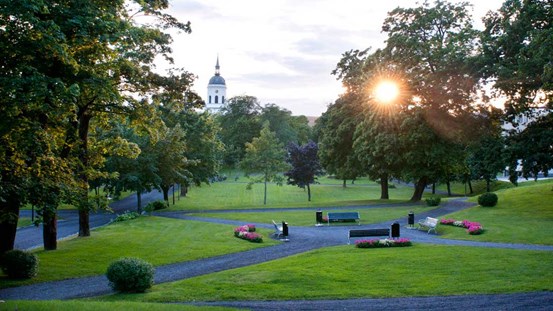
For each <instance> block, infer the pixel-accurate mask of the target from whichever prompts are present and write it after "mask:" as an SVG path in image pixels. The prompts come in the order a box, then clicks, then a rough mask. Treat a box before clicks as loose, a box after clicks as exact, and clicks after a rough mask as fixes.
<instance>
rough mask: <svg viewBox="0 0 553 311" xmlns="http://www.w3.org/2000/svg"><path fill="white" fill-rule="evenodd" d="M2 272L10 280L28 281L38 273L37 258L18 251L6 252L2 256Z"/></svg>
mask: <svg viewBox="0 0 553 311" xmlns="http://www.w3.org/2000/svg"><path fill="white" fill-rule="evenodd" d="M2 270H3V271H4V273H5V274H6V275H7V276H8V277H9V278H10V279H29V278H32V277H34V276H36V275H37V273H38V258H37V257H36V255H35V254H32V253H29V252H25V251H22V250H19V249H14V250H11V251H7V252H6V253H5V254H4V255H3V256H2Z"/></svg>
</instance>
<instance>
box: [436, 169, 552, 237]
mask: <svg viewBox="0 0 553 311" xmlns="http://www.w3.org/2000/svg"><path fill="white" fill-rule="evenodd" d="M552 187H553V180H549V181H540V182H538V183H535V182H525V183H521V184H520V186H519V187H516V188H509V189H503V190H500V191H497V192H496V194H497V196H498V198H499V200H498V203H497V205H496V206H495V207H481V206H477V207H473V208H470V209H467V210H463V211H460V212H457V213H453V214H449V215H445V216H443V217H440V218H453V219H456V220H464V219H467V220H470V221H475V222H479V223H481V224H482V226H483V227H484V229H485V230H486V232H484V234H481V235H476V236H471V235H468V234H467V233H466V231H465V230H463V229H461V228H457V227H452V226H443V225H440V226H438V232H439V233H440V234H441V236H442V237H444V238H451V239H470V240H476V241H494V242H505V243H528V244H545V245H553V191H552ZM471 200H472V201H476V200H477V198H473V199H471Z"/></svg>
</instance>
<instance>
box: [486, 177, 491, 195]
mask: <svg viewBox="0 0 553 311" xmlns="http://www.w3.org/2000/svg"><path fill="white" fill-rule="evenodd" d="M486 192H490V179H489V178H486Z"/></svg>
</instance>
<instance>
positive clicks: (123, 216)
mask: <svg viewBox="0 0 553 311" xmlns="http://www.w3.org/2000/svg"><path fill="white" fill-rule="evenodd" d="M138 217H140V214H139V213H137V212H131V211H125V212H124V213H123V214H121V215H117V217H115V219H113V222H121V221H127V220H132V219H136V218H138Z"/></svg>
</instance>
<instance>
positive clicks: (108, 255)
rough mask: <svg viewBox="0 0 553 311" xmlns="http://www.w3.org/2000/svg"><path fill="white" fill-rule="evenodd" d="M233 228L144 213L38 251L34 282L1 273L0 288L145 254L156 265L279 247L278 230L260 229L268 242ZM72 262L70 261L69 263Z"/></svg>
mask: <svg viewBox="0 0 553 311" xmlns="http://www.w3.org/2000/svg"><path fill="white" fill-rule="evenodd" d="M233 228H234V227H233V226H229V225H219V224H210V223H203V222H195V221H185V220H177V219H167V218H161V217H141V218H138V219H136V220H132V221H125V222H120V223H114V224H112V225H109V226H105V227H102V228H99V229H97V230H94V231H93V232H92V236H91V237H86V238H75V239H71V240H67V241H63V242H60V243H58V250H56V251H36V252H35V253H36V254H37V256H38V258H39V260H40V266H39V273H38V276H37V277H36V278H33V279H31V280H23V281H19V280H9V279H7V278H6V277H5V276H3V275H2V274H0V275H2V276H0V288H4V287H10V286H18V285H23V284H29V283H38V282H44V281H51V280H60V279H67V278H74V277H82V276H89V275H98V274H104V273H105V272H106V269H107V267H108V265H109V264H110V263H111V262H112V261H113V260H116V259H118V258H120V257H140V258H142V259H144V260H146V261H148V262H150V263H152V264H153V265H154V266H157V265H163V264H169V263H174V262H182V261H189V260H195V259H200V258H207V257H212V256H217V255H222V254H228V253H234V252H240V251H246V250H249V249H252V248H258V247H265V246H269V245H274V244H277V243H279V242H277V241H275V240H272V239H270V238H268V237H269V236H270V235H271V233H272V232H273V230H267V229H265V230H263V229H261V230H259V231H260V232H259V233H261V234H262V235H263V236H264V237H267V238H265V239H264V241H263V243H250V242H247V241H244V240H241V239H237V238H235V237H234V234H233ZM68 263H70V264H68Z"/></svg>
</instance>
